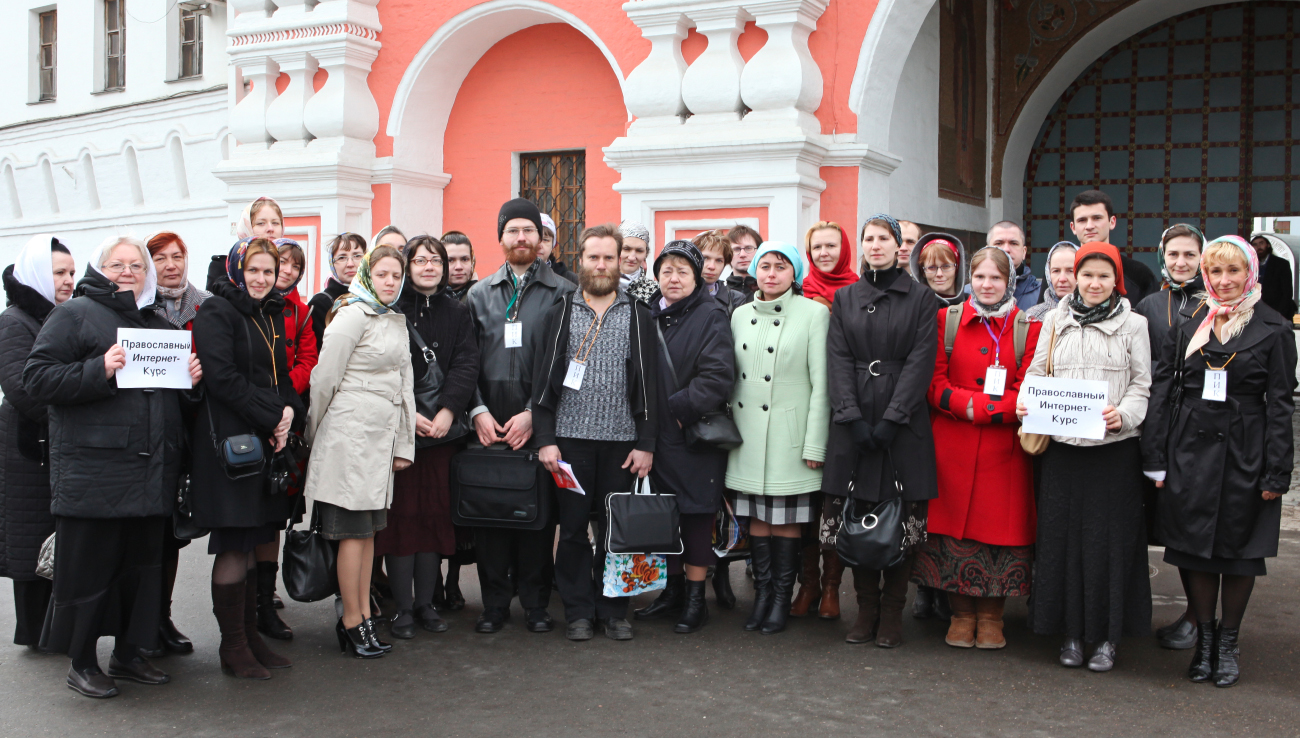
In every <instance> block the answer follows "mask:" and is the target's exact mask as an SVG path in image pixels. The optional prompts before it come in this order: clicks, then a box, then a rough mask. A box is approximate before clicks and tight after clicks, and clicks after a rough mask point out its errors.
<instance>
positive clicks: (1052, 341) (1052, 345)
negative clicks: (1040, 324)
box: [1044, 320, 1056, 377]
mask: <svg viewBox="0 0 1300 738" xmlns="http://www.w3.org/2000/svg"><path fill="white" fill-rule="evenodd" d="M1044 325H1046V323H1044ZM1051 331H1052V334H1051V336H1050V337H1048V339H1047V375H1046V376H1049V377H1050V376H1052V354H1054V353H1056V321H1055V320H1053V321H1052V326H1051Z"/></svg>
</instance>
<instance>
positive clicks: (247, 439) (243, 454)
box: [203, 394, 266, 479]
mask: <svg viewBox="0 0 1300 738" xmlns="http://www.w3.org/2000/svg"><path fill="white" fill-rule="evenodd" d="M203 403H204V404H205V405H207V411H208V433H209V435H210V436H211V437H212V447H213V448H214V449H216V451H217V458H218V459H219V460H220V461H221V465H222V466H223V467H225V470H226V476H227V477H229V478H231V479H245V478H247V477H252V476H256V475H258V474H261V473H262V466H263V462H264V461H265V460H266V455H265V454H264V453H263V451H262V439H260V438H258V437H257V436H255V435H253V434H252V433H242V434H240V435H238V436H230V437H228V438H226V439H224V440H222V441H221V442H220V443H218V442H217V427H216V425H214V424H213V422H212V404H211V403H210V402H208V398H207V395H206V394H205V395H204V397H203Z"/></svg>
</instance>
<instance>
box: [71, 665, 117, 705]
mask: <svg viewBox="0 0 1300 738" xmlns="http://www.w3.org/2000/svg"><path fill="white" fill-rule="evenodd" d="M68 688H69V689H71V690H72V691H74V692H80V693H81V694H84V695H86V696H87V697H94V698H96V699H104V698H105V697H116V696H117V684H116V683H115V682H114V681H113V678H112V677H110V676H108V675H106V674H105V673H104V672H102V671H100V670H99V667H96V666H92V667H91V668H89V669H86V670H85V671H77V669H76V668H75V667H72V668H69V669H68Z"/></svg>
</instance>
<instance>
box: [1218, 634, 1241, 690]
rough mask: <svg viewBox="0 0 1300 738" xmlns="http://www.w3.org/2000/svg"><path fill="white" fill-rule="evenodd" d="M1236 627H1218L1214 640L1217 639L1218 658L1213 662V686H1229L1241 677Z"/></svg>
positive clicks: (1239, 650) (1239, 649)
mask: <svg viewBox="0 0 1300 738" xmlns="http://www.w3.org/2000/svg"><path fill="white" fill-rule="evenodd" d="M1237 634H1238V629H1237V628H1219V632H1218V635H1217V636H1216V637H1215V640H1216V641H1218V656H1219V658H1218V660H1217V661H1216V662H1215V664H1214V686H1216V687H1231V686H1232V685H1234V684H1236V683H1237V680H1238V679H1240V678H1241V666H1240V665H1239V664H1238V663H1237V658H1238V657H1240V656H1241V648H1240V647H1239V646H1238V645H1237Z"/></svg>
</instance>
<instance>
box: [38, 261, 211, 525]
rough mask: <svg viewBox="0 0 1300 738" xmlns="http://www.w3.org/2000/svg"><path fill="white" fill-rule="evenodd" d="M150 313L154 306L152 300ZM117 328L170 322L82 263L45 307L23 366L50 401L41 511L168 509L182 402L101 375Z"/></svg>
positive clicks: (98, 515)
mask: <svg viewBox="0 0 1300 738" xmlns="http://www.w3.org/2000/svg"><path fill="white" fill-rule="evenodd" d="M158 312H161V308H159V310H158ZM118 328H148V329H154V330H176V329H175V327H174V326H172V324H171V323H168V322H167V320H166V319H165V318H163V317H162V315H159V314H158V313H156V312H155V310H154V308H153V306H148V307H146V308H145V309H143V310H139V309H137V308H136V304H135V295H134V294H133V293H132V292H131V291H130V290H122V291H120V292H119V291H118V289H117V285H115V284H113V283H112V282H110V281H109V280H108V279H107V278H106V277H104V276H103V275H102V274H100V273H99V272H96V271H94V270H93V269H92V270H89V271H88V273H87V274H86V276H85V277H82V279H81V281H80V282H79V283H78V284H77V290H76V292H75V293H74V297H73V298H72V299H71V300H68V301H67V302H65V303H63V304H62V305H59V306H58V307H56V308H54V310H53V311H51V312H50V315H49V317H48V318H46V319H45V324H44V325H43V326H41V332H40V333H39V334H37V336H36V343H35V344H34V345H33V346H32V353H31V356H30V357H29V358H28V359H27V365H26V366H25V367H24V368H23V385H24V386H25V387H26V388H27V392H28V394H29V395H31V397H32V399H33V400H34V401H36V402H38V403H44V404H46V405H48V406H49V408H48V410H49V421H50V492H51V502H50V512H52V513H53V514H54V515H57V516H62V517H70V518H92V519H111V518H142V517H150V516H159V515H171V513H172V507H173V499H174V498H175V496H176V482H177V479H178V478H179V476H180V473H181V465H182V454H183V451H184V444H185V442H186V439H185V427H184V422H183V420H182V417H181V405H182V402H183V401H185V402H188V399H187V398H188V397H189V393H187V392H184V391H182V390H170V389H119V388H118V386H117V382H116V380H115V379H110V378H108V377H106V376H105V374H104V354H106V353H107V352H108V349H109V348H110V347H112V346H113V344H115V343H117V329H118Z"/></svg>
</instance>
